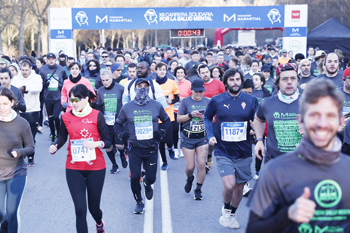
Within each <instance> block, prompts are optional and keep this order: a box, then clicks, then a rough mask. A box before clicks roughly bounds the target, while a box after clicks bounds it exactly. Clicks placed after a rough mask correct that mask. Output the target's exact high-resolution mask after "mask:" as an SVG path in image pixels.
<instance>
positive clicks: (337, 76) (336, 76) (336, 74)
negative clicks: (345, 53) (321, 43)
mask: <svg viewBox="0 0 350 233" xmlns="http://www.w3.org/2000/svg"><path fill="white" fill-rule="evenodd" d="M339 63H340V61H339V55H338V54H336V53H329V54H328V55H327V56H326V59H325V66H326V73H325V74H321V75H319V76H317V78H326V79H330V80H332V81H333V83H334V85H335V86H336V87H337V88H338V89H342V88H343V79H342V77H343V72H342V71H341V70H339V68H340V64H339Z"/></svg>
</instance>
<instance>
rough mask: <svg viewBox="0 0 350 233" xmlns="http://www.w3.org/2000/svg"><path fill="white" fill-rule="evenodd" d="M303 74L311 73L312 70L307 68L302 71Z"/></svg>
mask: <svg viewBox="0 0 350 233" xmlns="http://www.w3.org/2000/svg"><path fill="white" fill-rule="evenodd" d="M301 72H302V74H303V75H309V74H310V70H309V69H305V70H302V71H301Z"/></svg>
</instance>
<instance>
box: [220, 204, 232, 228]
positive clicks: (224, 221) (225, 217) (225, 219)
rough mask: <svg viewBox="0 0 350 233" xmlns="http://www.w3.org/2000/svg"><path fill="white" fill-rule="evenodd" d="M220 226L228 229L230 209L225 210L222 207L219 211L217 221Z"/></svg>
mask: <svg viewBox="0 0 350 233" xmlns="http://www.w3.org/2000/svg"><path fill="white" fill-rule="evenodd" d="M219 222H220V224H221V226H223V227H229V226H230V223H231V209H225V208H224V206H223V207H222V209H221V217H220V219H219Z"/></svg>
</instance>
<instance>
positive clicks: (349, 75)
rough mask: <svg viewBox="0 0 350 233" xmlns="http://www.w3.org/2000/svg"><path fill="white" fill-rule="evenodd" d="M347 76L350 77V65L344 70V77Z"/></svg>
mask: <svg viewBox="0 0 350 233" xmlns="http://www.w3.org/2000/svg"><path fill="white" fill-rule="evenodd" d="M346 76H348V77H350V67H348V68H346V69H345V70H344V73H343V78H344V77H346Z"/></svg>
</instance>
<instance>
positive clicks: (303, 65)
mask: <svg viewBox="0 0 350 233" xmlns="http://www.w3.org/2000/svg"><path fill="white" fill-rule="evenodd" d="M299 71H300V73H299V77H300V82H299V86H300V88H301V89H303V90H304V89H305V87H306V83H308V82H309V81H310V80H312V79H314V78H316V76H315V75H313V74H312V73H311V61H310V60H309V59H303V60H301V61H300V64H299Z"/></svg>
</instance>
